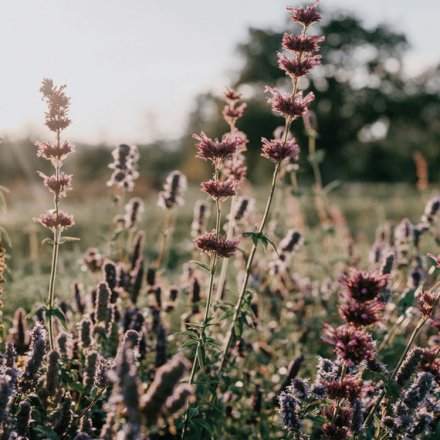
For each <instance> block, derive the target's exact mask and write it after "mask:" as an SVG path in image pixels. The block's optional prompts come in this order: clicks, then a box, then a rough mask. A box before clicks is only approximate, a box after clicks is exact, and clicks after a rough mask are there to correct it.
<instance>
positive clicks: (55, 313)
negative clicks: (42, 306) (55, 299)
mask: <svg viewBox="0 0 440 440" xmlns="http://www.w3.org/2000/svg"><path fill="white" fill-rule="evenodd" d="M46 315H47V316H55V318H57V319H58V321H60V322H61V324H62V326H63V327H64V330H68V328H67V319H66V316H65V315H64V313H63V311H62V310H61V309H59V308H58V307H56V308H54V309H52V310H50V309H47V310H46Z"/></svg>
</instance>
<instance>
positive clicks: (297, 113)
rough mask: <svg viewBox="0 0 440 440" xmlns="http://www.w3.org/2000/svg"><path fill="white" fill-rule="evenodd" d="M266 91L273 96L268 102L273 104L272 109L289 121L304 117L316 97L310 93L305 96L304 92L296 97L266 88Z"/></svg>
mask: <svg viewBox="0 0 440 440" xmlns="http://www.w3.org/2000/svg"><path fill="white" fill-rule="evenodd" d="M266 91H267V92H270V93H271V94H272V97H271V98H269V99H268V102H269V103H270V104H272V109H273V110H274V111H275V112H277V113H279V114H280V115H282V116H284V117H285V118H289V119H292V120H293V119H297V118H301V117H303V116H304V115H305V114H306V112H307V110H308V107H309V105H310V103H311V102H312V101H313V100H314V99H315V95H314V94H313V93H312V92H309V93H308V94H307V95H306V96H303V92H302V91H301V92H298V93H296V94H295V95H294V96H290V95H283V94H282V93H281V92H280V91H279V90H278V89H275V88H273V87H266Z"/></svg>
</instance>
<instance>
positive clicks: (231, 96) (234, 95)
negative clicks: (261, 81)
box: [224, 87, 243, 105]
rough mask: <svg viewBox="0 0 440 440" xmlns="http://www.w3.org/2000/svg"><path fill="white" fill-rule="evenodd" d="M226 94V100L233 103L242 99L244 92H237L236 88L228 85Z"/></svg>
mask: <svg viewBox="0 0 440 440" xmlns="http://www.w3.org/2000/svg"><path fill="white" fill-rule="evenodd" d="M224 96H225V99H226V102H227V103H228V104H230V105H233V104H236V103H237V102H238V101H240V99H241V97H242V96H243V94H242V93H239V92H237V91H236V90H234V89H231V88H229V87H226V90H225V92H224Z"/></svg>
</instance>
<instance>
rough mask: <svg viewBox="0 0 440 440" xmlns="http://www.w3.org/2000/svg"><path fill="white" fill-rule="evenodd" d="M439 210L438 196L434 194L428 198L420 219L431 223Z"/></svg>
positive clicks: (439, 197) (439, 200) (439, 199)
mask: <svg viewBox="0 0 440 440" xmlns="http://www.w3.org/2000/svg"><path fill="white" fill-rule="evenodd" d="M439 212H440V196H435V197H433V198H432V199H430V200H428V203H427V204H426V206H425V211H424V213H423V217H422V221H423V222H426V223H428V224H429V223H432V222H433V221H434V219H435V217H436V216H437V214H438V213H439Z"/></svg>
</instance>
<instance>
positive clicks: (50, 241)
mask: <svg viewBox="0 0 440 440" xmlns="http://www.w3.org/2000/svg"><path fill="white" fill-rule="evenodd" d="M41 244H43V245H45V244H51V245H52V246H53V245H55V242H54V241H53V240H52V239H51V238H49V237H46V238H45V239H44V240H42V241H41Z"/></svg>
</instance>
